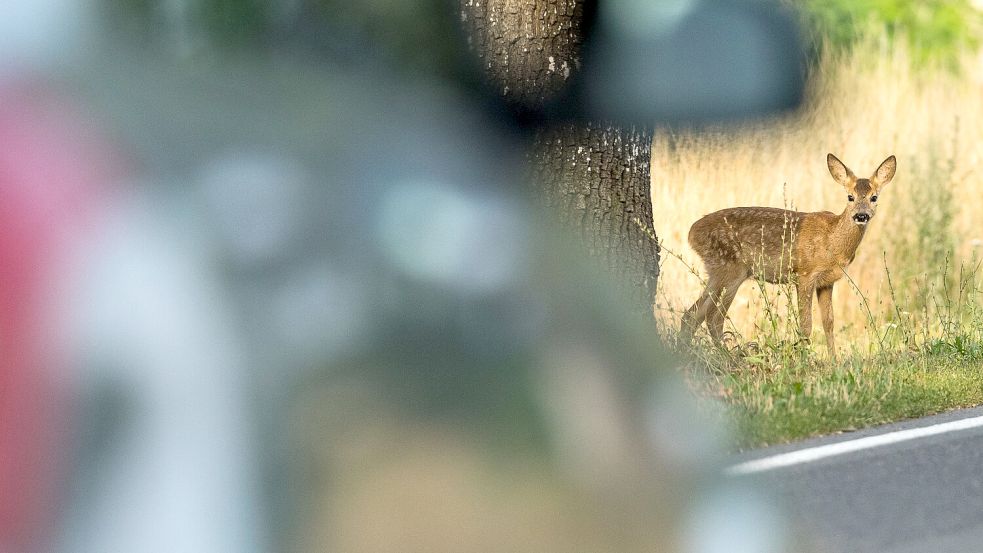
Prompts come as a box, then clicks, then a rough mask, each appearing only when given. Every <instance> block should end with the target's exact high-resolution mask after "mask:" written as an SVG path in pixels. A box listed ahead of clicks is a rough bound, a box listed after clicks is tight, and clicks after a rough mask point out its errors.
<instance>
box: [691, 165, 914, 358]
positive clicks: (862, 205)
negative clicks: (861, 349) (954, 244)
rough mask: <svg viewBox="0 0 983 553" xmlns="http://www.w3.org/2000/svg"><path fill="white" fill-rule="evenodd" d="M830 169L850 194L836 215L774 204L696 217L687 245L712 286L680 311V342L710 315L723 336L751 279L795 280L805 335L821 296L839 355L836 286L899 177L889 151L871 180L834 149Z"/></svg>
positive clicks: (714, 333) (710, 324)
mask: <svg viewBox="0 0 983 553" xmlns="http://www.w3.org/2000/svg"><path fill="white" fill-rule="evenodd" d="M826 161H827V165H828V167H829V172H830V174H831V175H832V176H833V178H834V179H835V180H836V181H837V182H838V183H840V184H841V185H842V186H843V187H844V188H845V189H846V192H847V194H848V195H849V196H850V197H852V198H853V200H852V201H848V202H847V206H846V208H845V209H844V210H843V211H842V212H841V213H840V214H839V215H836V214H834V213H830V212H829V211H819V212H814V213H803V212H799V211H789V210H786V209H778V208H774V207H734V208H730V209H723V210H720V211H717V212H714V213H711V214H709V215H706V216H704V217H703V218H702V219H700V220H699V221H697V222H695V223H693V226H692V227H691V228H690V231H689V243H690V245H691V246H692V247H693V249H694V250H695V251H696V253H697V254H699V255H700V257H701V258H702V259H703V262H704V264H705V265H706V270H707V275H708V278H707V287H706V290H704V292H703V294H702V295H701V296H700V298H699V299H697V300H696V303H694V304H693V306H692V307H690V308H689V309H688V310H687V311H686V314H685V315H683V322H682V327H681V329H680V340H681V341H682V342H683V343H689V341H690V339H691V338H692V335H693V333H694V332H695V331H696V328H697V327H698V326H699V325H700V323H702V322H704V320H705V321H706V324H707V329H708V330H709V331H710V336H711V337H712V338H713V339H714V341H716V342H719V341H720V339H721V336H722V334H723V325H724V318H725V317H726V316H727V310H728V309H729V308H730V305H731V303H732V302H733V301H734V297H735V296H736V295H737V289H738V288H739V287H740V286H741V284H742V283H743V282H744V281H745V280H747V279H748V278H752V277H754V278H761V279H763V280H765V281H766V282H771V283H786V282H792V283H793V284H795V286H796V290H797V293H798V302H797V308H798V312H799V324H800V330H801V332H802V335H803V337H805V338H806V339H808V337H809V335H810V334H811V332H812V295H813V293H815V294H816V299H817V300H818V301H819V309H820V315H821V317H822V321H823V330H824V331H825V334H826V346H827V348H828V350H829V353H830V355H831V356H834V355H835V351H836V346H835V343H834V340H833V304H832V300H833V285H834V284H835V283H836V281H837V280H839V279H840V278H842V277H843V274H844V270H845V269H846V267H847V266H848V265H849V264H850V263H851V262H852V261H853V259H854V257H855V255H856V252H857V247H858V246H860V242H861V240H863V237H864V233H865V231H866V230H867V226H866V224H863V225H861V224H858V222H857V220H858V219H860V220H863V218H864V217H866V222H867V223H868V224H869V221H870V219H871V218H872V217H873V215H874V208H875V207H876V205H875V202H876V199H877V193H878V191H879V190H880V189H881V188H882V187H884V186H885V185H886V184H887V183H888V182H890V181H891V179H892V178H894V173H895V169H896V167H897V161H896V160H895V158H894V156H890V157H889V158H887V159H886V160H884V162H883V163H881V165H880V166H879V167H878V168H877V170H876V171H875V172H874V175H873V176H872V177H871V178H870V179H858V178H856V177H855V176H854V175H853V172H852V171H850V169H848V168H847V167H846V166H845V165H843V163H842V162H841V161H840V160H839V159H837V158H836V156H834V155H833V154H829V155H828V156H827V158H826Z"/></svg>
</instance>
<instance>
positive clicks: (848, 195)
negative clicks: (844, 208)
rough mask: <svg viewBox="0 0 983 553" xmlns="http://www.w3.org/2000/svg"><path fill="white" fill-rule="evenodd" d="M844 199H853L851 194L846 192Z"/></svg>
mask: <svg viewBox="0 0 983 553" xmlns="http://www.w3.org/2000/svg"><path fill="white" fill-rule="evenodd" d="M846 199H848V200H850V201H851V202H852V201H853V194H847V196H846Z"/></svg>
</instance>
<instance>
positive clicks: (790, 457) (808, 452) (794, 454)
mask: <svg viewBox="0 0 983 553" xmlns="http://www.w3.org/2000/svg"><path fill="white" fill-rule="evenodd" d="M979 426H983V416H979V417H971V418H968V419H960V420H957V421H950V422H943V423H939V424H933V425H931V426H923V427H920V428H909V429H907V430H898V431H896V432H888V433H887V434H878V435H877V436H867V437H865V438H857V439H856V440H848V441H845V442H836V443H834V444H827V445H821V446H817V447H810V448H806V449H800V450H798V451H790V452H789V453H781V454H779V455H772V456H771V457H765V458H763V459H755V460H753V461H747V462H745V463H740V464H738V465H734V466H732V467H728V468H727V469H725V470H724V474H727V475H729V476H738V475H743V474H754V473H756V472H764V471H766V470H772V469H777V468H782V467H788V466H792V465H799V464H802V463H810V462H812V461H818V460H820V459H825V458H827V457H834V456H836V455H843V454H846V453H852V452H854V451H860V450H864V449H871V448H874V447H880V446H885V445H890V444H896V443H898V442H906V441H908V440H916V439H918V438H924V437H926V436H935V435H937V434H945V433H946V432H956V431H958V430H968V429H970V428H976V427H979Z"/></svg>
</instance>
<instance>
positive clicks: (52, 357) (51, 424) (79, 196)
mask: <svg viewBox="0 0 983 553" xmlns="http://www.w3.org/2000/svg"><path fill="white" fill-rule="evenodd" d="M0 143H2V144H3V147H2V148H0V497H3V498H4V500H3V501H0V550H3V551H11V552H15V553H16V552H22V551H23V552H27V551H35V550H37V548H38V547H40V546H41V544H42V543H44V542H45V539H46V538H47V537H48V536H47V531H48V529H50V527H51V525H52V524H53V522H54V517H55V513H56V511H57V503H56V499H57V498H58V496H59V491H60V490H58V487H57V484H58V483H60V482H62V480H63V477H64V475H65V473H66V472H67V471H68V469H69V466H70V463H69V462H68V456H69V452H70V447H69V446H70V443H71V441H72V440H71V438H70V428H69V425H68V419H69V418H70V416H71V413H72V409H73V405H74V403H73V399H74V393H73V392H74V389H73V388H72V386H71V382H72V379H70V378H66V373H67V372H68V371H69V368H70V365H69V363H70V361H71V360H70V358H69V355H68V352H67V351H66V348H65V340H66V336H65V335H64V334H63V333H59V332H58V331H57V329H58V328H59V320H58V316H57V314H56V313H53V312H52V310H51V307H52V305H53V303H54V295H55V292H56V290H58V288H59V287H60V286H61V285H63V276H64V271H65V270H66V268H67V267H68V266H69V265H70V260H71V258H72V254H73V252H74V248H76V247H78V244H79V237H80V236H82V235H84V234H85V232H86V231H88V230H89V229H90V228H91V225H92V223H93V219H94V218H95V217H96V216H97V214H98V212H99V211H100V208H101V207H102V206H101V203H102V202H104V201H105V195H106V186H105V185H106V183H107V182H108V181H109V179H111V178H112V175H113V173H114V169H113V164H114V161H113V160H112V159H111V158H112V156H111V154H109V152H108V151H107V150H106V148H105V144H104V143H100V142H98V140H97V139H96V134H95V133H93V132H91V130H90V128H88V127H87V123H86V122H84V121H83V119H82V118H80V117H79V116H78V114H77V113H76V112H75V111H74V110H73V109H71V108H70V107H69V105H68V104H67V103H66V102H64V100H63V99H60V98H58V97H57V95H55V94H53V93H51V92H50V91H48V90H46V88H45V87H44V86H43V85H42V84H41V83H38V82H34V81H12V80H3V79H2V78H0Z"/></svg>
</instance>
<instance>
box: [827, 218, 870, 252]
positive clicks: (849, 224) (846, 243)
mask: <svg viewBox="0 0 983 553" xmlns="http://www.w3.org/2000/svg"><path fill="white" fill-rule="evenodd" d="M866 231H867V225H858V224H857V223H855V222H854V221H853V218H852V217H850V215H849V214H848V213H847V211H846V210H844V211H843V213H841V214H840V216H839V217H838V218H837V221H836V227H834V228H833V233H832V234H831V235H830V237H829V238H830V248H831V249H832V250H833V251H834V252H835V253H837V254H839V255H841V256H845V257H846V258H848V259H849V260H851V261H852V260H853V256H854V255H855V254H856V253H857V247H859V246H860V241H861V240H863V239H864V233H865V232H866Z"/></svg>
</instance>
